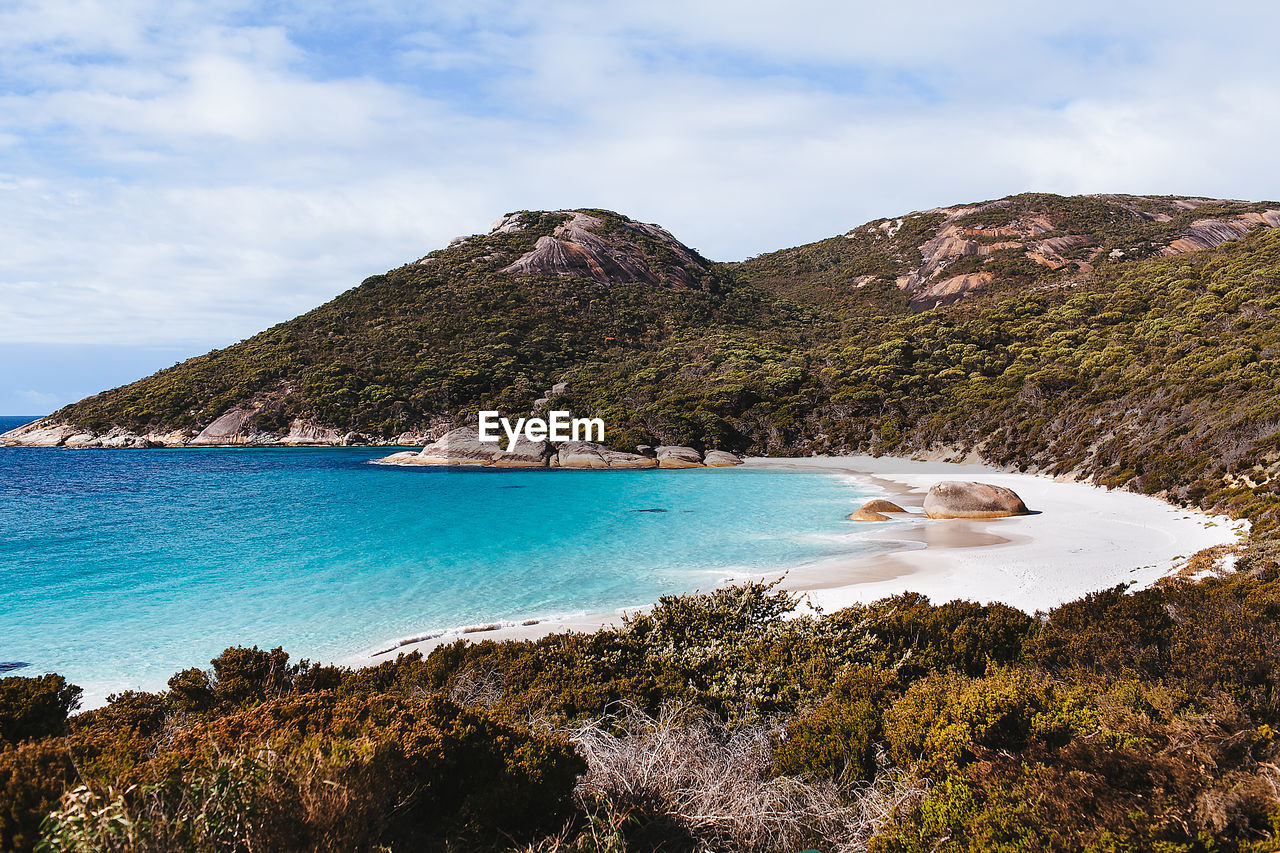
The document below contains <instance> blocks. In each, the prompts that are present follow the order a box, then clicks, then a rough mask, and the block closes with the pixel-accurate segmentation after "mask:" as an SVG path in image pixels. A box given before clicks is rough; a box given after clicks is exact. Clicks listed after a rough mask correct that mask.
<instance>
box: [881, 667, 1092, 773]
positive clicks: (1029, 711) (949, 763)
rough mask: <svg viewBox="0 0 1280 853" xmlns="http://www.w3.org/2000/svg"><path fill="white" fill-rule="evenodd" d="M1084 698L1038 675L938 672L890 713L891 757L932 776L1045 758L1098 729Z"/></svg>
mask: <svg viewBox="0 0 1280 853" xmlns="http://www.w3.org/2000/svg"><path fill="white" fill-rule="evenodd" d="M1094 725H1095V714H1094V712H1093V711H1092V710H1091V709H1090V708H1089V706H1088V703H1087V701H1086V698H1085V696H1084V694H1082V693H1081V692H1079V691H1074V690H1070V689H1067V688H1064V687H1063V686H1061V685H1059V684H1056V683H1054V682H1052V681H1050V680H1048V679H1045V678H1043V677H1037V676H1036V675H1035V674H1034V673H1029V672H1025V671H1020V670H1016V669H1007V668H1001V669H996V670H993V671H992V672H991V673H990V674H988V675H987V676H985V677H983V678H972V677H970V676H965V675H961V674H959V673H935V674H932V675H929V676H927V677H926V678H924V679H921V680H920V681H918V682H916V683H915V684H912V685H911V686H910V687H909V688H907V690H906V692H905V693H904V694H903V696H902V698H901V699H899V700H898V701H897V702H895V703H894V705H893V706H892V707H891V708H890V709H889V710H888V712H887V713H886V714H885V722H884V727H885V739H886V741H887V743H888V746H889V753H890V755H891V756H892V757H893V759H894V760H895V761H896V762H897V763H898V764H901V765H905V766H918V767H920V768H922V769H923V770H924V771H925V772H926V773H927V774H929V775H931V776H946V775H950V774H954V773H956V772H958V771H959V770H960V769H961V768H962V767H965V766H967V765H968V764H970V763H972V762H973V761H975V760H978V759H979V758H982V757H985V756H988V755H990V754H992V753H997V752H1001V751H1004V752H1024V751H1033V752H1038V753H1043V752H1044V751H1047V750H1052V749H1056V748H1058V747H1060V746H1062V745H1063V744H1065V743H1066V742H1067V741H1068V740H1070V738H1071V737H1072V736H1073V735H1075V734H1083V733H1086V732H1088V731H1090V730H1092V729H1093V728H1094Z"/></svg>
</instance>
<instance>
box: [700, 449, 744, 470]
mask: <svg viewBox="0 0 1280 853" xmlns="http://www.w3.org/2000/svg"><path fill="white" fill-rule="evenodd" d="M702 464H704V465H706V466H707V467H708V468H731V467H733V466H734V465H741V464H742V457H740V456H738V455H737V454H736V453H730V452H729V451H727V450H708V451H707V452H706V453H705V454H704V455H703V457H702Z"/></svg>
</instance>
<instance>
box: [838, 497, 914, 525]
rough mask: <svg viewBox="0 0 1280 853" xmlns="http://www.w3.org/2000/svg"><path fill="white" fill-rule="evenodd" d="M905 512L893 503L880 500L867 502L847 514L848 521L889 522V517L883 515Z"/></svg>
mask: <svg viewBox="0 0 1280 853" xmlns="http://www.w3.org/2000/svg"><path fill="white" fill-rule="evenodd" d="M898 512H906V510H905V509H903V508H902V507H900V506H898V505H897V504H896V503H894V502H893V501H886V500H884V499H882V498H876V499H874V500H869V501H867V502H866V503H864V504H863V505H862V506H860V507H858V508H857V509H856V510H854V511H853V512H851V513H849V520H850V521H889V516H888V515H885V513H898Z"/></svg>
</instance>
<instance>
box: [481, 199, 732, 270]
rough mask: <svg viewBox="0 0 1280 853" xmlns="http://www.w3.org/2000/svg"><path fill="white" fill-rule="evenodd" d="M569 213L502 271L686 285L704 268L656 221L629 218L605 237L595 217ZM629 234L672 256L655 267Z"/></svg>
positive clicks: (698, 259) (689, 251)
mask: <svg viewBox="0 0 1280 853" xmlns="http://www.w3.org/2000/svg"><path fill="white" fill-rule="evenodd" d="M565 212H570V211H565ZM571 213H572V216H571V217H570V219H569V221H567V222H565V223H564V224H563V225H560V226H559V227H557V228H556V230H555V232H554V233H553V234H552V236H550V237H539V238H538V242H537V243H535V244H534V247H533V250H532V251H530V252H528V253H526V254H525V255H523V256H521V257H520V258H519V259H517V260H516V261H515V262H514V263H512V264H510V265H508V266H506V267H504V268H503V269H502V270H501V272H504V273H507V274H509V275H537V276H569V277H574V278H587V279H593V280H595V281H598V282H600V283H602V284H609V283H611V282H628V281H630V282H644V283H646V284H652V285H658V284H662V283H664V282H667V283H675V284H679V285H682V286H685V287H693V286H695V285H696V283H697V282H696V278H695V275H696V274H706V273H707V272H708V269H707V266H706V261H705V260H703V259H702V258H700V257H699V256H698V255H697V253H695V252H694V251H693V250H692V249H690V248H689V247H688V246H685V245H684V244H683V243H681V242H680V241H679V240H677V239H676V238H675V237H673V236H671V234H670V233H668V232H667V231H666V230H664V229H662V228H659V227H658V226H656V225H645V224H643V223H640V222H630V221H628V222H626V223H624V224H623V226H622V228H623V231H624V233H623V235H622V236H621V237H620V238H611V239H605V238H604V237H602V236H601V235H599V234H597V233H596V229H598V228H600V227H601V226H603V225H604V223H603V222H602V221H601V220H600V218H599V217H597V216H594V215H592V214H590V213H583V212H581V211H571ZM509 218H510V217H508V219H509ZM500 221H501V222H505V221H506V220H500ZM628 236H633V237H635V238H640V239H645V240H649V241H653V242H657V243H658V244H659V245H661V246H662V247H663V248H665V249H666V250H668V251H669V252H670V253H671V254H672V256H673V258H672V262H671V263H668V264H665V265H664V266H663V267H662V268H661V269H654V268H653V267H651V266H650V265H649V261H648V260H647V259H646V258H645V256H644V254H643V253H642V252H641V251H640V249H639V247H638V246H636V244H635V243H634V242H633V241H632V240H629V239H627V237H628Z"/></svg>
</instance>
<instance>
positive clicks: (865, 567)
mask: <svg viewBox="0 0 1280 853" xmlns="http://www.w3.org/2000/svg"><path fill="white" fill-rule="evenodd" d="M747 464H748V465H753V466H758V467H771V468H791V469H795V470H809V471H811V470H814V469H822V470H830V471H836V472H840V473H843V474H846V475H849V476H853V477H857V478H859V479H860V480H864V481H865V482H867V483H868V484H870V485H872V486H875V487H878V488H880V489H882V490H883V492H884V496H885V497H888V498H890V499H892V500H894V501H895V502H897V503H898V504H899V505H901V506H902V507H903V508H904V509H908V510H912V511H913V512H912V514H911V517H909V518H907V519H904V520H895V521H889V522H852V521H851V522H846V523H847V524H849V525H851V526H852V525H857V526H858V527H861V528H864V529H866V530H867V535H868V536H870V537H872V538H873V539H877V540H880V541H883V542H885V543H893V544H895V545H898V546H900V547H899V548H898V549H896V550H893V551H890V552H887V553H884V554H877V555H872V556H869V557H855V558H851V559H837V560H831V561H827V562H824V563H820V564H814V565H811V566H805V567H801V568H799V569H796V570H793V571H792V572H791V573H790V574H789V575H788V576H787V580H786V582H785V585H786V586H788V587H790V588H792V589H797V590H806V591H809V593H810V600H811V601H813V603H815V604H817V605H819V606H821V607H822V608H823V609H824V610H833V609H838V608H841V607H847V606H849V605H850V604H854V603H856V602H866V601H875V600H876V599H879V598H884V597H885V596H888V595H895V594H897V593H901V592H906V591H913V592H920V593H924V594H925V595H928V596H929V597H930V598H931V599H933V600H934V601H937V602H941V601H949V600H952V599H956V598H964V599H970V600H973V601H980V602H984V603H987V602H992V601H1000V602H1004V603H1006V604H1011V605H1013V606H1014V607H1018V608H1020V609H1022V610H1026V611H1029V612H1034V611H1036V610H1047V609H1049V608H1051V607H1054V606H1056V605H1058V604H1062V603H1063V602H1066V601H1071V600H1073V599H1076V598H1079V597H1081V596H1083V595H1086V594H1088V593H1090V592H1095V591H1097V590H1100V589H1107V588H1109V587H1113V586H1115V585H1117V584H1122V583H1132V584H1134V585H1135V586H1137V587H1142V586H1146V585H1149V584H1151V583H1153V582H1154V581H1156V580H1158V579H1159V578H1161V577H1164V576H1165V575H1167V574H1169V573H1170V572H1172V571H1174V570H1176V569H1177V568H1178V567H1180V566H1181V565H1182V564H1183V563H1184V562H1185V560H1186V558H1188V557H1190V556H1191V555H1192V554H1195V553H1196V552H1197V551H1200V550H1202V549H1204V548H1211V547H1213V546H1216V545H1227V544H1233V543H1235V542H1238V541H1240V532H1241V531H1247V525H1246V523H1245V522H1238V521H1234V520H1233V519H1230V518H1227V517H1223V516H1210V515H1206V514H1204V513H1201V512H1195V511H1192V510H1187V509H1183V508H1181V507H1176V506H1173V505H1172V504H1169V503H1166V502H1164V501H1162V500H1159V499H1157V498H1152V497H1147V496H1145V495H1137V494H1133V493H1131V492H1123V491H1114V490H1109V489H1105V488H1102V487H1099V486H1093V485H1089V484H1087V483H1078V482H1065V481H1062V480H1055V479H1051V478H1049V477H1044V476H1038V475H1035V474H1016V473H1008V472H1005V471H1001V470H999V469H997V468H992V467H990V466H986V465H977V464H963V465H961V464H954V463H948V462H922V461H915V460H910V459H900V458H895V457H872V456H850V457H839V458H807V459H752V460H749V461H748V462H747ZM942 480H977V481H979V482H983V483H991V484H993V485H997V486H1005V487H1006V488H1009V489H1013V490H1014V491H1015V492H1017V493H1018V494H1019V495H1020V496H1021V497H1022V499H1023V501H1024V502H1025V503H1026V505H1027V508H1028V509H1030V510H1031V511H1032V514H1031V515H1023V516H1016V517H1012V518H994V519H945V520H934V519H928V518H925V517H924V515H923V514H922V513H921V510H920V506H921V504H922V503H923V501H924V496H925V493H926V492H928V490H929V487H930V486H932V485H933V484H934V483H937V482H939V481H942ZM851 509H852V508H851Z"/></svg>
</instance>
